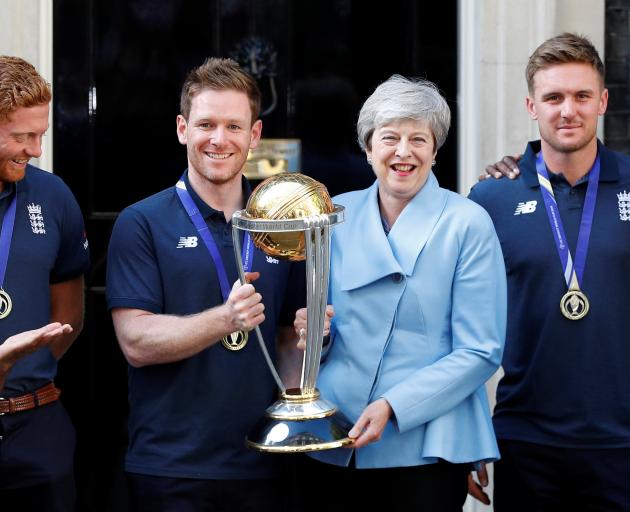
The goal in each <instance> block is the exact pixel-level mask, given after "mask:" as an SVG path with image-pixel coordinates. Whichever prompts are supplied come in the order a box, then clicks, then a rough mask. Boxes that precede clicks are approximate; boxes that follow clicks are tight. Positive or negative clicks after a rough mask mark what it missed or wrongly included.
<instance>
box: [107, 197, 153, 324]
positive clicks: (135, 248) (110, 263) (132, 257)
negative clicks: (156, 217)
mask: <svg viewBox="0 0 630 512" xmlns="http://www.w3.org/2000/svg"><path fill="white" fill-rule="evenodd" d="M106 295H107V307H108V308H109V309H112V308H134V309H142V310H145V311H150V312H151V313H162V312H163V302H164V301H163V288H162V279H161V274H160V269H159V265H158V261H157V258H156V251H155V244H154V241H153V237H152V233H151V229H150V223H149V221H148V219H147V218H146V217H145V216H144V215H143V214H142V213H141V212H139V211H137V210H136V209H134V208H133V207H129V208H127V209H125V210H123V212H122V213H121V214H120V216H119V217H118V219H117V220H116V223H115V224H114V229H113V231H112V236H111V238H110V241H109V250H108V256H107V292H106Z"/></svg>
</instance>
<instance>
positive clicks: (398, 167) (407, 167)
mask: <svg viewBox="0 0 630 512" xmlns="http://www.w3.org/2000/svg"><path fill="white" fill-rule="evenodd" d="M392 167H393V168H394V170H395V171H400V172H408V171H411V169H413V165H411V164H395V165H392Z"/></svg>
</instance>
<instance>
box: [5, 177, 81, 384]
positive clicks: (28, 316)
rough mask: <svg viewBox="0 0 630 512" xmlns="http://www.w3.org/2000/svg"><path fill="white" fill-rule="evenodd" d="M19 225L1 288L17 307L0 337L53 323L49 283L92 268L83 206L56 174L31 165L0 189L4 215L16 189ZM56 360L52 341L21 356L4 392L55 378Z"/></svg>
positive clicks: (13, 238) (9, 376)
mask: <svg viewBox="0 0 630 512" xmlns="http://www.w3.org/2000/svg"><path fill="white" fill-rule="evenodd" d="M16 187H17V203H16V210H15V225H14V227H13V237H12V239H11V248H10V251H9V260H8V263H7V269H6V274H5V277H4V283H3V288H4V290H5V291H6V292H7V293H8V294H9V295H10V297H11V301H12V303H13V309H12V310H11V313H10V314H9V316H7V317H5V318H3V319H1V320H0V343H3V342H4V340H6V339H7V338H8V337H9V336H11V335H13V334H17V333H19V332H22V331H27V330H30V329H36V328H39V327H42V326H44V325H46V324H48V323H50V285H51V284H55V283H61V282H64V281H68V280H70V279H74V278H76V277H78V276H80V275H82V274H84V273H85V272H87V271H88V269H89V265H90V255H89V250H88V243H87V239H86V237H85V229H84V224H83V216H82V215H81V210H80V209H79V206H78V204H77V202H76V200H75V198H74V196H73V195H72V192H70V189H69V188H68V187H67V186H66V184H65V183H64V182H63V181H62V180H61V178H59V177H58V176H55V175H54V174H51V173H49V172H46V171H42V170H41V169H37V168H36V167H33V166H30V165H29V166H27V168H26V173H25V176H24V178H23V179H22V180H20V181H19V182H17V184H16V185H14V184H6V183H5V185H4V188H3V190H2V193H0V214H1V215H2V217H3V218H4V215H5V212H6V211H7V208H8V206H9V203H10V202H11V200H12V199H13V197H14V195H15V190H16ZM56 373H57V362H56V360H55V358H54V357H53V355H52V353H51V352H50V350H49V349H48V347H44V348H41V349H39V350H37V351H36V352H34V353H33V354H30V355H28V356H26V357H24V358H22V359H20V360H19V361H18V362H17V363H16V364H15V365H14V366H13V368H12V369H11V371H10V372H9V375H8V378H7V381H6V382H5V387H4V389H3V390H2V396H16V395H20V394H24V393H26V392H29V391H33V390H35V389H37V388H39V387H42V386H44V385H46V384H47V383H48V382H50V381H52V380H53V378H54V377H55V375H56Z"/></svg>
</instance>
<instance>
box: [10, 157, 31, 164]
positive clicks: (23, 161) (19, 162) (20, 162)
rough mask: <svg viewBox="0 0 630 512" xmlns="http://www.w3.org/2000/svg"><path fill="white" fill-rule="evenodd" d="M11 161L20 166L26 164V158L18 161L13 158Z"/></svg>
mask: <svg viewBox="0 0 630 512" xmlns="http://www.w3.org/2000/svg"><path fill="white" fill-rule="evenodd" d="M13 161H14V162H15V163H16V164H20V165H21V164H26V163H28V158H25V159H23V160H18V159H17V158H14V159H13Z"/></svg>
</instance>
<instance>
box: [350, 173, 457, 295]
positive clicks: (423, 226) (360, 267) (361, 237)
mask: <svg viewBox="0 0 630 512" xmlns="http://www.w3.org/2000/svg"><path fill="white" fill-rule="evenodd" d="M364 194H365V195H364V196H363V197H359V198H358V201H357V203H356V204H359V205H360V206H359V207H358V208H357V209H356V210H353V211H352V212H351V213H350V215H352V219H348V222H350V223H351V224H352V227H351V229H347V230H346V229H344V233H343V239H342V240H341V243H342V244H343V257H342V273H341V289H342V290H352V289H355V288H359V287H361V286H365V285H367V284H370V283H372V282H374V281H377V280H379V279H382V278H383V277H386V276H388V275H391V274H396V273H401V274H405V275H406V276H411V275H412V274H413V270H414V267H415V265H416V261H417V259H418V256H419V254H420V252H422V249H423V248H424V246H425V245H426V243H427V240H428V239H429V236H430V235H431V232H432V231H433V229H434V227H435V225H436V224H437V222H438V220H439V218H440V216H441V215H442V212H443V211H444V207H445V205H446V197H447V194H446V191H445V190H443V189H441V188H440V187H439V185H438V181H437V179H436V178H435V176H434V175H433V173H432V172H431V173H429V176H428V178H427V182H426V183H425V184H424V186H423V187H422V188H421V189H420V191H419V192H418V193H417V194H416V195H415V196H414V197H413V198H412V199H411V201H410V202H409V204H407V206H405V208H404V209H403V211H402V212H401V214H400V215H399V217H398V219H397V220H396V222H395V223H394V225H393V226H392V229H391V231H390V232H389V237H387V236H386V235H385V231H384V230H383V226H382V224H381V216H380V212H379V207H378V197H377V194H378V181H376V182H375V183H374V184H373V185H372V186H371V187H370V188H369V189H367V190H366V191H364Z"/></svg>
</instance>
